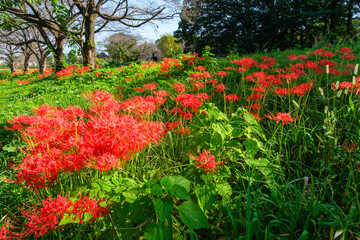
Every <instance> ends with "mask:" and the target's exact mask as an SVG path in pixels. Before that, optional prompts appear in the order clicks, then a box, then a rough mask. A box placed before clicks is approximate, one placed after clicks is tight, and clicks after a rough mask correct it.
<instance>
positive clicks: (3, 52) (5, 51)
mask: <svg viewBox="0 0 360 240" xmlns="http://www.w3.org/2000/svg"><path fill="white" fill-rule="evenodd" d="M18 56H19V49H17V48H16V46H14V45H12V44H9V43H8V42H6V41H4V42H2V41H1V38H0V59H2V60H5V62H6V63H7V64H8V65H9V66H10V71H11V73H14V72H15V71H16V69H15V61H16V59H17V58H18Z"/></svg>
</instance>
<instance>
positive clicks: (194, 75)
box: [190, 72, 211, 79]
mask: <svg viewBox="0 0 360 240" xmlns="http://www.w3.org/2000/svg"><path fill="white" fill-rule="evenodd" d="M207 78H211V75H210V73H209V72H201V73H192V74H190V79H207Z"/></svg>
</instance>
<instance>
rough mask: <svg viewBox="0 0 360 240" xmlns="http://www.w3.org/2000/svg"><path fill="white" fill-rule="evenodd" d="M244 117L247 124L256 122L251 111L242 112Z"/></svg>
mask: <svg viewBox="0 0 360 240" xmlns="http://www.w3.org/2000/svg"><path fill="white" fill-rule="evenodd" d="M244 119H245V121H246V122H247V123H248V124H257V122H256V119H255V117H254V116H253V115H252V114H251V113H244Z"/></svg>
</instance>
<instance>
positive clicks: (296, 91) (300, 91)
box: [290, 82, 313, 96]
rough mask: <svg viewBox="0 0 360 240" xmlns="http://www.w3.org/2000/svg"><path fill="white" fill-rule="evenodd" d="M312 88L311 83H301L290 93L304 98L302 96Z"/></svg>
mask: <svg viewBox="0 0 360 240" xmlns="http://www.w3.org/2000/svg"><path fill="white" fill-rule="evenodd" d="M312 86H313V83H311V82H310V83H303V84H300V85H299V86H297V87H295V88H293V89H292V90H291V91H290V92H291V94H293V95H295V94H299V96H304V94H306V93H307V92H309V91H310V90H311V88H312Z"/></svg>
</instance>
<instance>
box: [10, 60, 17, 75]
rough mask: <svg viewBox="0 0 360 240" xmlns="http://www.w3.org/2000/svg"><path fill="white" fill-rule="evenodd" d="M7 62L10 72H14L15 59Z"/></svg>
mask: <svg viewBox="0 0 360 240" xmlns="http://www.w3.org/2000/svg"><path fill="white" fill-rule="evenodd" d="M9 64H10V71H11V73H14V72H15V71H16V69H15V61H10V62H9Z"/></svg>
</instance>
